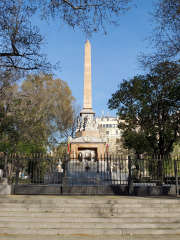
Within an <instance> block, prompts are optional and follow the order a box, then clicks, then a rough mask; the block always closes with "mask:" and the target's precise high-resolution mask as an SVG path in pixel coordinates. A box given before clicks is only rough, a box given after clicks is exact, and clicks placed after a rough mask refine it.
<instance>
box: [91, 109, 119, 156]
mask: <svg viewBox="0 0 180 240" xmlns="http://www.w3.org/2000/svg"><path fill="white" fill-rule="evenodd" d="M95 121H96V123H97V124H98V129H99V130H100V135H101V137H102V138H105V139H107V140H108V145H109V149H108V152H109V154H116V155H117V154H118V155H123V154H124V150H123V149H122V146H121V145H122V144H121V141H120V139H121V136H122V133H123V132H122V130H120V129H119V128H118V122H119V117H113V116H110V115H109V113H108V114H107V115H104V114H103V112H102V115H101V116H100V117H96V118H95Z"/></svg>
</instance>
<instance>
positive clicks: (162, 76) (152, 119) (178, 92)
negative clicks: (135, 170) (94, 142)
mask: <svg viewBox="0 0 180 240" xmlns="http://www.w3.org/2000/svg"><path fill="white" fill-rule="evenodd" d="M177 68H179V66H178V65H177V64H174V63H170V62H163V63H161V64H159V65H157V66H156V67H155V68H154V69H151V71H150V73H149V74H147V75H145V76H136V77H134V78H133V79H130V80H123V82H122V83H121V84H120V85H119V90H118V91H117V92H116V93H115V94H112V98H111V99H110V100H109V102H108V106H109V108H110V109H111V110H112V109H116V110H117V111H118V112H117V115H118V116H119V117H120V122H119V128H120V129H122V130H123V131H124V133H123V139H124V147H126V148H129V149H134V150H135V151H137V152H138V153H147V154H148V155H151V156H152V155H154V156H158V157H160V156H161V157H165V156H168V155H169V153H170V152H171V151H172V150H173V144H174V143H176V142H178V141H179V139H180V129H179V124H180V112H179V108H180V77H179V74H178V71H177Z"/></svg>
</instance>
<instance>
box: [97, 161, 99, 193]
mask: <svg viewBox="0 0 180 240" xmlns="http://www.w3.org/2000/svg"><path fill="white" fill-rule="evenodd" d="M97 195H99V158H97Z"/></svg>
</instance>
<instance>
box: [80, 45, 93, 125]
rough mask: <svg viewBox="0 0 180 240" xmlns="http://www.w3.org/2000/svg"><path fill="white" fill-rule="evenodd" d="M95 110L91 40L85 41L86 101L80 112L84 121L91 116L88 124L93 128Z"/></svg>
mask: <svg viewBox="0 0 180 240" xmlns="http://www.w3.org/2000/svg"><path fill="white" fill-rule="evenodd" d="M94 115H95V112H94V111H93V110H92V90H91V44H90V42H89V40H87V41H86V43H85V55H84V101H83V110H82V111H81V112H80V116H81V117H82V122H83V121H84V117H87V116H88V118H89V124H88V126H89V127H91V128H92V126H93V125H92V124H93V117H94Z"/></svg>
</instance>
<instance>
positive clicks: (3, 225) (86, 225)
mask: <svg viewBox="0 0 180 240" xmlns="http://www.w3.org/2000/svg"><path fill="white" fill-rule="evenodd" d="M129 227H130V228H131V229H144V228H145V229H152V228H154V229H167V228H168V229H171V228H173V229H180V223H171V224H170V223H139V222H137V223H87V222H85V223H83V224H82V223H73V224H72V223H50V222H48V223H42V222H39V223H24V222H0V228H20V229H23V228H28V229H29V228H30V229H37V228H38V229H69V228H71V229H84V228H86V229H102V228H104V229H128V228H129Z"/></svg>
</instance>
